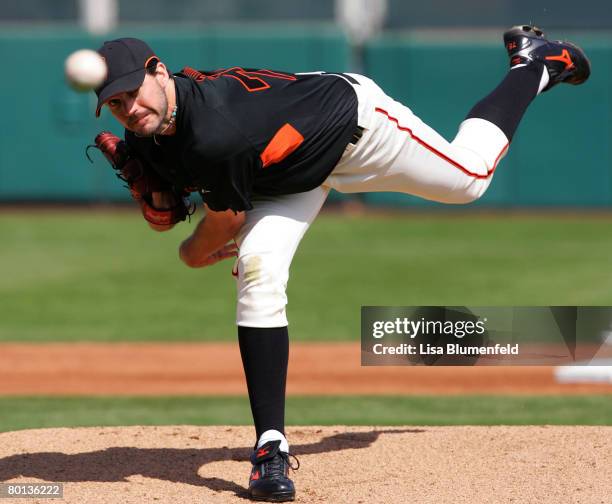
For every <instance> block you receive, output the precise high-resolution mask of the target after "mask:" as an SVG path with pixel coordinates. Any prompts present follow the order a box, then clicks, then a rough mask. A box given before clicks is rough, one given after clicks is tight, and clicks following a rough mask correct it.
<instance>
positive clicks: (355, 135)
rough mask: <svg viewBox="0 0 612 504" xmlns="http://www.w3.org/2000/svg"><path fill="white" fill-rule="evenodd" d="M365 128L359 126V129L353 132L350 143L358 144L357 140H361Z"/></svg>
mask: <svg viewBox="0 0 612 504" xmlns="http://www.w3.org/2000/svg"><path fill="white" fill-rule="evenodd" d="M363 130H364V128H362V127H361V126H357V129H356V130H355V131H354V132H353V136H352V137H351V141H350V142H349V143H351V144H353V145H357V142H359V140H360V138H361V137H362V136H363Z"/></svg>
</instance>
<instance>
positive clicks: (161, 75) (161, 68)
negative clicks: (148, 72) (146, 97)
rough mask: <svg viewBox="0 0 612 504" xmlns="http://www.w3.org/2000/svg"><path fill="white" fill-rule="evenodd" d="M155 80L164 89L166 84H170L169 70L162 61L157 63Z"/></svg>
mask: <svg viewBox="0 0 612 504" xmlns="http://www.w3.org/2000/svg"><path fill="white" fill-rule="evenodd" d="M155 78H156V79H157V81H158V82H159V83H160V85H161V86H162V87H166V84H168V81H169V80H170V74H169V72H168V68H167V67H166V65H164V64H163V63H162V62H161V61H160V62H158V63H157V67H156V68H155Z"/></svg>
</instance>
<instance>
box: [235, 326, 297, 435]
mask: <svg viewBox="0 0 612 504" xmlns="http://www.w3.org/2000/svg"><path fill="white" fill-rule="evenodd" d="M238 342H239V344H240V355H241V356H242V365H243V366H244V374H245V377H246V382H247V388H248V390H249V401H250V403H251V412H252V413H253V420H254V422H255V431H256V433H257V439H259V437H260V436H261V435H262V434H263V433H264V432H265V431H267V430H269V429H274V430H277V431H279V432H282V433H283V434H284V433H285V385H286V383H287V365H288V363H289V332H288V331H287V327H274V328H263V329H262V328H258V327H240V326H239V327H238Z"/></svg>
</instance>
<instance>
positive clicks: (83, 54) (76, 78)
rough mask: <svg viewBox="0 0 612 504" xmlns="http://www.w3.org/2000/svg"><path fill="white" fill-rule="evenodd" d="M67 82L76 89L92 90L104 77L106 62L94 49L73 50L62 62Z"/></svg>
mask: <svg viewBox="0 0 612 504" xmlns="http://www.w3.org/2000/svg"><path fill="white" fill-rule="evenodd" d="M64 72H65V74H66V80H67V81H68V84H70V86H71V87H72V88H73V89H75V90H76V91H92V90H94V89H96V88H99V87H100V86H101V85H102V83H103V82H104V80H105V79H106V72H107V68H106V62H105V61H104V58H103V57H102V56H100V55H99V54H98V53H97V52H96V51H92V50H91V49H80V50H78V51H75V52H73V53H72V54H71V55H70V56H68V58H66V63H65V64H64Z"/></svg>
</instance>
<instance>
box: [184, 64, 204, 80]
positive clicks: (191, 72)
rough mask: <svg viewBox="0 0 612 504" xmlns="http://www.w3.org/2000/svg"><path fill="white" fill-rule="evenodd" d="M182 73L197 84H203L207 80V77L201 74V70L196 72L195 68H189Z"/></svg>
mask: <svg viewBox="0 0 612 504" xmlns="http://www.w3.org/2000/svg"><path fill="white" fill-rule="evenodd" d="M181 72H182V73H184V74H185V75H186V76H187V77H189V78H190V79H193V80H194V81H196V82H202V81H203V80H205V79H206V75H204V74H203V73H202V72H200V71H199V70H196V69H195V68H191V67H188V66H187V67H185V68H183V69H182V70H181Z"/></svg>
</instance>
